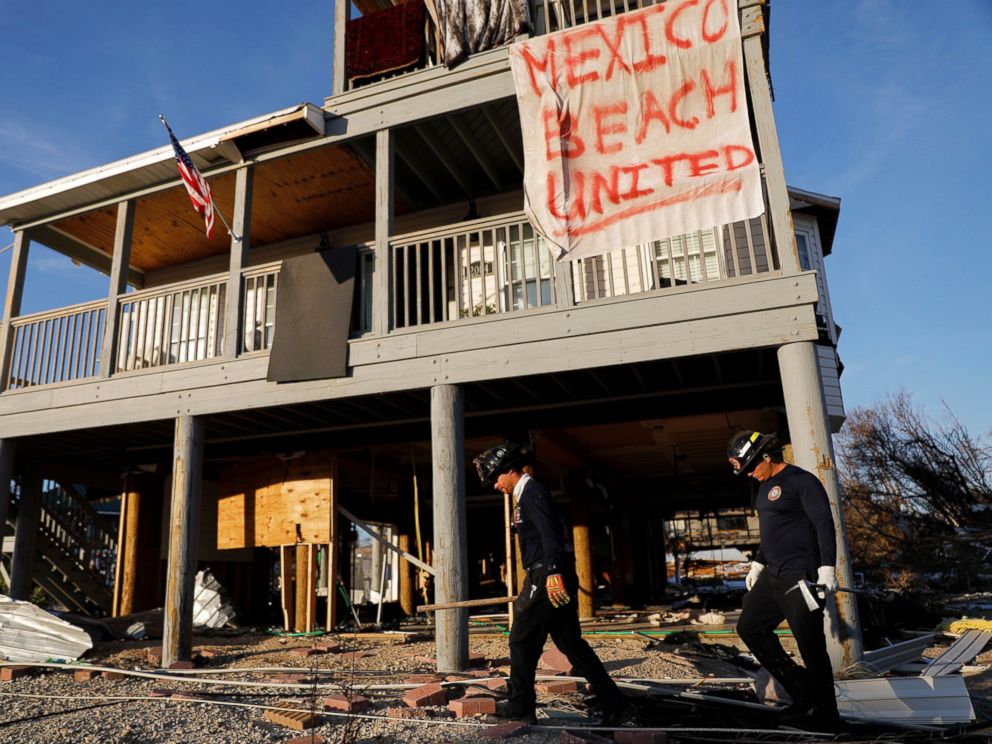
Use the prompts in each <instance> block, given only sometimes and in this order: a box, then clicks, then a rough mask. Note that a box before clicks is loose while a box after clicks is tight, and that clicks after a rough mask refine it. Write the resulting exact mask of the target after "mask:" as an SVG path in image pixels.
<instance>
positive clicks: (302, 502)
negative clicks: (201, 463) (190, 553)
mask: <svg viewBox="0 0 992 744" xmlns="http://www.w3.org/2000/svg"><path fill="white" fill-rule="evenodd" d="M330 496H331V455H330V453H328V452H315V453H307V454H305V455H302V456H300V457H296V458H293V459H289V460H285V461H284V460H281V459H279V458H277V457H274V456H272V457H260V458H257V459H256V460H255V461H253V462H251V463H247V464H243V465H237V466H232V467H230V468H227V469H225V470H224V471H222V473H221V478H220V496H219V498H218V500H217V547H218V548H220V549H222V550H223V549H230V548H247V547H275V546H278V545H287V544H293V543H297V542H303V543H327V542H330V539H331V535H330V523H331V511H330V509H331V498H330Z"/></svg>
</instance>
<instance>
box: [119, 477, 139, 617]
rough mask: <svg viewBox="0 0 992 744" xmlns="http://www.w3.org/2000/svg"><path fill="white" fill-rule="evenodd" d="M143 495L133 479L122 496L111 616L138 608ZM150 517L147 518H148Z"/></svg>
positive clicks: (126, 613) (129, 612) (127, 612)
mask: <svg viewBox="0 0 992 744" xmlns="http://www.w3.org/2000/svg"><path fill="white" fill-rule="evenodd" d="M141 501H142V495H141V493H140V492H139V491H137V490H136V489H135V488H133V487H132V484H131V483H130V482H129V483H128V487H127V488H126V489H125V490H124V495H123V497H122V498H121V519H120V527H119V528H118V531H117V576H116V580H115V581H114V603H113V608H112V609H111V613H110V614H111V615H113V616H114V617H120V616H121V615H130V614H131V613H132V612H134V611H135V607H134V595H135V587H136V585H137V580H138V551H139V549H140V548H141V540H140V538H139V529H140V525H141V507H142V504H141ZM146 518H147V517H146Z"/></svg>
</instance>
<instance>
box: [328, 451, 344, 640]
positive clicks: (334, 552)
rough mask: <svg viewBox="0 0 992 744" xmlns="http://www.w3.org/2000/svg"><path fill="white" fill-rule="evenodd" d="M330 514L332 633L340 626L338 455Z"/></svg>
mask: <svg viewBox="0 0 992 744" xmlns="http://www.w3.org/2000/svg"><path fill="white" fill-rule="evenodd" d="M328 500H329V508H330V510H331V513H330V520H331V525H330V544H328V546H327V620H326V623H325V628H324V629H325V630H326V631H327V632H328V633H330V632H331V631H332V630H334V628H335V627H337V624H338V551H339V550H340V548H341V544H340V542H339V540H338V521H339V520H338V455H337V453H336V452H333V453H331V485H330V491H329V492H328Z"/></svg>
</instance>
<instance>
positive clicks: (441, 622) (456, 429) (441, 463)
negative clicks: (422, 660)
mask: <svg viewBox="0 0 992 744" xmlns="http://www.w3.org/2000/svg"><path fill="white" fill-rule="evenodd" d="M463 406H464V402H463V398H462V391H461V389H460V388H458V387H457V386H455V385H435V386H434V387H432V388H431V456H432V460H433V484H434V541H435V554H434V562H433V566H434V570H435V571H436V572H437V573H436V575H435V577H434V601H435V603H436V604H445V603H448V602H460V601H463V600H466V599H468V566H467V555H468V540H467V536H466V534H465V523H466V520H465V429H464V425H465V422H464V408H463ZM436 622H437V637H436V644H437V668H438V671H443V672H455V671H459V670H462V669H465V668H466V666H467V664H468V612H467V611H466V610H465V609H464V608H458V609H451V610H443V611H440V612H438V613H437V619H436Z"/></svg>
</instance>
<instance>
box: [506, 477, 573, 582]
mask: <svg viewBox="0 0 992 744" xmlns="http://www.w3.org/2000/svg"><path fill="white" fill-rule="evenodd" d="M523 479H524V482H523V487H522V488H521V489H520V496H519V498H518V499H517V506H516V509H514V512H513V525H514V527H516V528H517V534H518V535H519V536H520V552H521V557H522V559H523V562H524V568H527V569H530V568H531V567H532V566H533V565H534V564H535V563H541V564H543V565H544V567H545V568H546V569H548V572H549V573H558V572H559V571H562V570H564V569H566V568H568V567H569V566H573V564H574V562H575V553H574V550H573V548H572V541H571V540H570V539H569V535H568V527H567V526H566V524H565V518H564V517H563V516H562V514H561V511H559V509H558V505H557V504H556V503H555V500H554V497H553V496H552V495H551V492H550V491H549V490H548V489H547V488H545V487H544V486H542V485H541V484H540V483H538V482H537V481H536V480H534V479H533V478H531V477H530V476H527V475H524V476H523Z"/></svg>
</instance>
